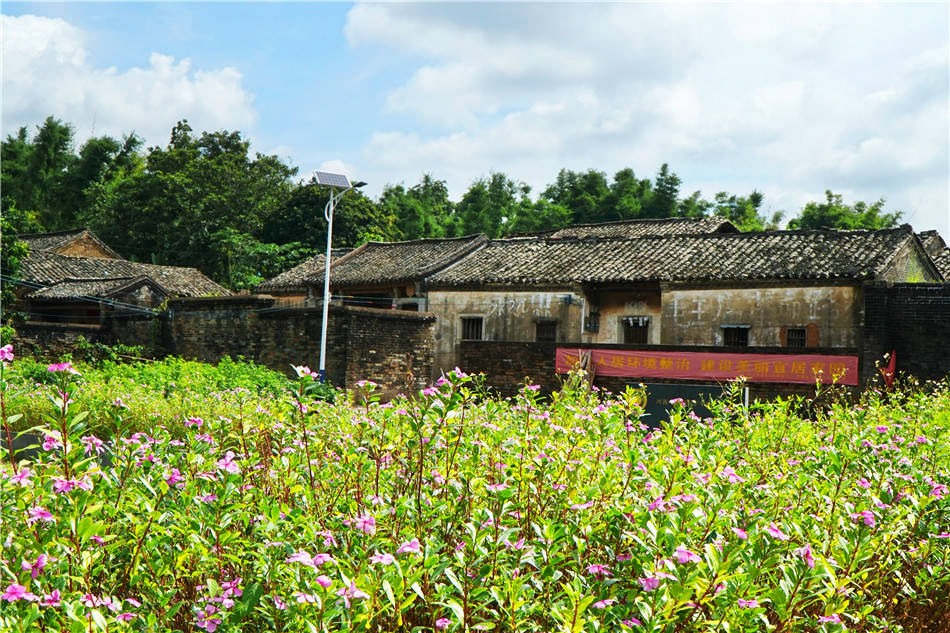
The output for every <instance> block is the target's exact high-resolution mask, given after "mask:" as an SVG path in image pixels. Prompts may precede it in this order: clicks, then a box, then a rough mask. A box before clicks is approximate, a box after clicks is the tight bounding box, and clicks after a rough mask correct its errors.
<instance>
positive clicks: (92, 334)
mask: <svg viewBox="0 0 950 633" xmlns="http://www.w3.org/2000/svg"><path fill="white" fill-rule="evenodd" d="M80 336H82V337H85V339H86V340H87V341H89V342H90V343H93V342H101V343H111V340H110V338H109V333H108V332H107V331H106V330H105V329H104V328H103V327H100V326H99V325H84V324H75V323H40V322H27V323H21V324H19V325H17V326H16V336H14V338H13V340H12V341H11V343H13V349H14V353H15V354H17V355H21V356H22V355H31V356H36V357H37V358H46V359H49V360H56V359H58V358H59V357H60V356H61V355H63V354H70V353H73V352H75V351H76V343H77V341H78V340H79V337H80Z"/></svg>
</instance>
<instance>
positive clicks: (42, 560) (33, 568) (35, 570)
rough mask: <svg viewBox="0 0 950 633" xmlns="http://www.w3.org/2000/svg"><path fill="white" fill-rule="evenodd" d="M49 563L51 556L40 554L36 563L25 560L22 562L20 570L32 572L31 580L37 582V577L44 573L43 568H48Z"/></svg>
mask: <svg viewBox="0 0 950 633" xmlns="http://www.w3.org/2000/svg"><path fill="white" fill-rule="evenodd" d="M48 562H49V556H47V555H46V554H40V555H39V556H37V557H36V562H35V563H29V562H27V561H25V560H24V561H20V569H22V570H23V571H28V572H30V578H32V579H34V580H36V577H37V576H39V575H40V574H41V573H43V568H44V567H46V564H47V563H48Z"/></svg>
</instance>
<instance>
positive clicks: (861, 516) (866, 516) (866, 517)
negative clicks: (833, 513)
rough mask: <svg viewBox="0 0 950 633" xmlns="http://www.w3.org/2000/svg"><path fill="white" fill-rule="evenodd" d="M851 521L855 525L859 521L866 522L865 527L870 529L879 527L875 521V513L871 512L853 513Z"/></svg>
mask: <svg viewBox="0 0 950 633" xmlns="http://www.w3.org/2000/svg"><path fill="white" fill-rule="evenodd" d="M849 516H850V517H851V520H852V521H854V522H855V523H857V522H859V521H864V525H867V526H868V527H874V526H875V525H877V522H876V521H875V519H874V513H873V512H871V511H870V510H863V511H861V512H852V513H851V514H850V515H849Z"/></svg>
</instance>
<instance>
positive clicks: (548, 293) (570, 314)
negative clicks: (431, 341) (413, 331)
mask: <svg viewBox="0 0 950 633" xmlns="http://www.w3.org/2000/svg"><path fill="white" fill-rule="evenodd" d="M428 304H429V305H428V311H429V312H431V313H433V314H435V315H436V317H437V321H436V333H435V344H436V351H435V371H436V373H438V372H439V371H448V370H450V369H452V368H454V367H455V366H456V365H457V364H458V363H459V358H460V356H459V349H458V345H459V341H460V339H461V336H462V317H463V316H466V317H467V316H472V317H477V316H480V317H482V318H483V319H484V322H483V329H482V340H485V341H512V342H533V341H534V340H535V334H536V332H535V326H536V324H537V323H538V322H539V321H544V320H551V321H556V322H557V339H558V341H578V340H580V334H581V311H582V309H583V298H582V296H581V295H580V294H576V293H574V292H572V291H571V290H569V289H549V290H534V291H530V290H524V291H520V290H504V289H502V290H430V291H429V293H428Z"/></svg>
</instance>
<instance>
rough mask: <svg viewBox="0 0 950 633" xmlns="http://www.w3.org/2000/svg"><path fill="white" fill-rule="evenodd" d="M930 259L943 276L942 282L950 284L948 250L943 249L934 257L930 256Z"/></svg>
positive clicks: (949, 257)
mask: <svg viewBox="0 0 950 633" xmlns="http://www.w3.org/2000/svg"><path fill="white" fill-rule="evenodd" d="M930 258H931V259H932V260H934V265H935V266H936V267H937V270H939V271H940V274H941V275H943V279H944V281H946V282H950V248H944V249H943V250H942V251H941V252H939V253H937V254H936V255H931V256H930Z"/></svg>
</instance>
